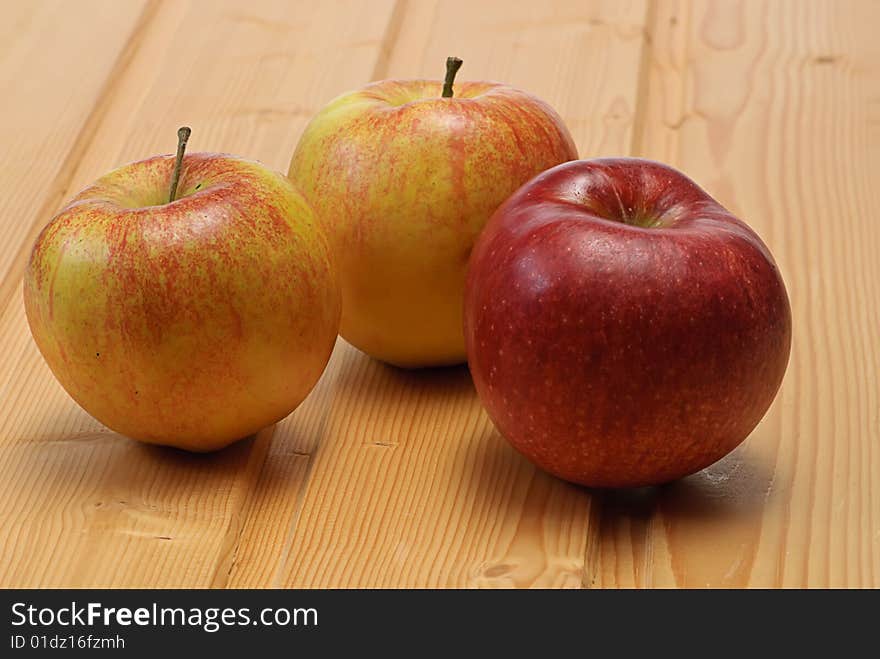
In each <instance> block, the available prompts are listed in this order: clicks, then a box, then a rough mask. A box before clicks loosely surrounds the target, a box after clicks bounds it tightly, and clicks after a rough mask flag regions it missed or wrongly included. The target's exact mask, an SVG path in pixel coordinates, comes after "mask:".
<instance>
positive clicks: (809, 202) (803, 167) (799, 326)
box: [597, 1, 880, 587]
mask: <svg viewBox="0 0 880 659" xmlns="http://www.w3.org/2000/svg"><path fill="white" fill-rule="evenodd" d="M878 24H880V5H877V4H876V3H867V2H860V3H859V2H845V3H838V2H830V1H825V2H810V3H806V2H794V1H791V2H772V3H763V2H745V3H720V2H718V3H714V2H713V3H708V2H707V3H703V2H697V3H687V2H672V1H669V2H667V1H662V2H660V3H659V5H658V10H657V13H656V17H655V20H654V22H653V27H652V36H653V48H652V50H651V53H650V58H649V65H650V69H649V83H648V86H647V96H646V97H645V99H644V102H645V108H644V117H645V119H644V131H643V133H642V135H641V136H640V137H639V144H638V145H637V149H636V150H637V151H639V152H640V153H642V154H644V155H647V156H650V157H655V158H658V159H661V160H665V161H668V162H670V163H672V164H674V165H677V166H679V167H681V168H682V169H683V170H684V171H686V172H688V173H689V174H691V175H692V176H693V177H694V178H695V179H696V180H697V181H698V182H699V183H700V184H701V185H703V186H704V187H705V188H706V189H707V190H709V191H710V192H711V193H712V194H713V195H715V196H716V197H717V198H718V199H719V201H721V202H722V203H723V204H724V205H726V206H727V207H728V208H730V209H731V210H733V211H734V212H735V213H737V214H738V215H740V216H741V217H743V218H744V219H746V220H747V221H748V222H750V223H751V224H752V226H754V227H755V229H757V231H758V232H759V233H760V234H761V235H762V236H763V237H764V238H765V240H766V242H767V243H768V245H769V246H770V248H771V250H772V251H773V253H774V255H775V256H776V258H777V261H778V263H779V265H780V268H781V269H782V272H783V275H784V277H785V280H786V283H787V286H788V290H789V294H790V297H791V302H792V308H793V314H794V337H795V338H794V346H793V353H792V359H791V363H790V365H789V370H788V373H787V375H786V379H785V382H784V384H783V387H782V390H781V392H780V395H779V396H778V398H777V400H776V402H775V404H774V406H773V407H772V409H771V411H770V413H769V414H768V416H767V417H766V418H765V420H764V421H763V422H762V424H761V425H760V426H759V427H758V428H757V429H756V430H755V432H754V433H753V434H752V436H751V437H750V438H749V440H748V441H747V442H746V444H745V445H744V446H743V447H741V448H740V449H739V450H738V451H736V452H735V453H734V454H732V455H731V456H729V457H728V458H727V459H725V460H724V461H723V462H722V463H719V464H718V465H716V466H713V467H711V468H710V469H708V470H706V471H705V472H703V473H701V474H698V475H696V476H693V477H691V478H688V479H686V480H684V481H683V482H681V483H678V484H675V485H672V486H669V487H666V488H660V489H656V490H647V491H642V492H637V493H625V494H618V495H608V496H607V497H605V499H604V500H603V511H602V521H601V531H600V541H601V542H600V547H599V551H598V556H597V584H599V585H604V586H638V587H642V586H674V585H677V586H756V587H774V586H784V587H802V586H814V587H815V586H819V587H823V586H833V587H844V586H861V587H866V586H867V587H870V586H873V587H877V586H880V493H878V489H877V488H878V485H877V484H878V483H880V447H878V443H877V440H878V436H880V387H878V374H880V351H878V348H877V345H878V343H880V315H878V311H877V305H876V304H875V301H876V300H878V299H880V285H878V283H877V282H878V280H880V265H878V259H877V254H878V252H880V226H878V223H877V222H876V220H875V218H874V217H873V214H874V209H875V208H876V207H877V203H878V201H880V169H878V167H877V163H878V162H880V42H878V40H877V39H876V36H875V34H874V32H875V30H874V26H876V25H878Z"/></svg>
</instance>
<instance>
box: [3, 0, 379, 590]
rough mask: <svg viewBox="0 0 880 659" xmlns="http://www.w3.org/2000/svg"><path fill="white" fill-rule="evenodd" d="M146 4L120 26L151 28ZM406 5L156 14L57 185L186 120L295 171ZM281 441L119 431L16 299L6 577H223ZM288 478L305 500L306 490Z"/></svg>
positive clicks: (6, 329) (218, 142) (7, 331)
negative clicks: (96, 410)
mask: <svg viewBox="0 0 880 659" xmlns="http://www.w3.org/2000/svg"><path fill="white" fill-rule="evenodd" d="M114 6H115V5H114ZM137 9H138V8H137V7H135V6H131V5H130V6H129V11H132V10H134V17H133V18H130V19H126V20H127V21H128V22H127V23H126V22H125V21H124V20H123V19H124V18H125V17H124V15H120V17H119V19H118V20H119V21H120V22H121V23H122V24H123V25H125V24H135V23H137V21H138V11H137ZM393 9H394V5H393V4H392V3H390V2H388V3H377V2H349V3H344V4H336V5H333V6H329V5H327V4H324V3H320V4H318V3H311V2H299V3H290V2H284V1H282V0H277V1H274V2H272V1H267V2H251V3H248V4H247V5H242V4H241V3H237V2H231V1H230V2H196V3H177V2H175V3H165V4H162V5H157V6H155V7H152V8H151V10H150V11H149V12H148V13H146V14H141V16H142V18H141V22H140V23H139V24H138V28H137V31H136V34H133V35H132V39H134V42H130V43H129V44H128V45H126V44H125V43H124V41H123V43H121V44H119V46H118V47H117V50H119V49H120V48H121V49H122V52H124V53H126V55H125V61H124V63H123V64H122V65H121V66H122V67H123V68H124V71H123V73H122V74H120V75H118V76H116V77H113V78H111V80H110V82H109V83H108V84H106V85H105V86H104V88H103V91H102V92H101V108H100V111H99V113H98V116H97V118H95V119H93V124H94V126H92V127H91V128H89V130H88V133H89V137H88V139H87V140H85V141H84V143H83V144H82V146H81V147H80V152H79V153H77V154H75V157H71V158H70V159H69V161H68V163H67V165H66V170H65V171H64V172H63V174H61V175H56V183H55V185H56V186H57V187H59V188H61V187H63V188H64V189H65V190H76V189H78V188H80V187H82V186H83V185H85V184H86V183H88V182H89V181H90V180H92V179H94V178H95V177H96V176H99V175H100V174H101V173H103V172H105V171H106V170H108V169H110V168H111V167H113V166H116V165H119V164H121V163H123V162H125V161H127V160H132V159H136V158H139V157H146V156H148V155H151V154H154V153H157V152H169V151H170V150H171V149H172V148H173V145H174V141H175V134H176V129H177V126H178V125H180V124H182V123H184V122H186V123H189V124H190V125H192V126H193V127H194V134H193V138H192V140H191V141H190V145H191V148H193V150H198V149H205V150H226V151H232V152H238V153H242V154H246V155H249V156H251V157H255V158H258V159H262V160H263V161H265V162H267V163H268V164H270V165H272V166H274V167H276V168H277V169H283V168H286V164H287V163H286V161H287V158H288V157H289V154H290V153H291V152H292V150H293V146H294V144H295V141H296V138H297V136H298V132H299V128H300V127H301V125H302V123H303V122H304V121H305V119H306V118H307V117H308V116H309V115H310V114H311V112H313V111H314V110H315V109H316V107H317V106H316V103H318V102H323V100H324V99H326V98H327V97H328V96H330V95H333V94H335V93H338V92H339V91H342V90H343V89H345V88H348V87H350V86H352V85H355V84H359V83H360V82H361V81H362V80H364V79H366V78H369V77H370V76H371V75H372V73H373V68H374V66H375V65H376V62H377V61H378V60H379V58H380V53H381V48H382V43H383V39H384V34H385V30H386V28H387V26H388V24H389V22H390V20H391V17H392V14H393ZM56 10H59V11H60V9H59V8H58V7H56ZM309 26H317V27H309ZM307 28H308V29H307ZM106 29H107V30H108V31H112V27H108V28H106ZM60 56H61V55H60V54H59V53H56V57H60ZM103 57H105V58H106V57H117V55H116V54H115V53H112V52H111V53H109V54H107V55H104V56H103ZM91 58H92V59H98V58H99V55H98V53H97V52H96V53H94V54H93V55H91ZM95 66H96V67H97V65H95ZM110 68H111V69H112V65H111V66H110ZM47 112H48V110H47ZM55 155H57V154H55ZM42 157H43V158H47V159H48V158H51V157H54V156H53V154H51V153H50V152H49V150H48V149H47V150H46V152H45V154H44V155H43V156H42ZM49 166H50V165H49V164H48V163H47V164H45V165H43V167H44V169H47V168H48V167H49ZM58 176H63V180H60V179H58ZM35 184H36V181H30V180H28V185H33V186H34V188H35V189H36V185H35ZM64 196H67V195H66V194H65V195H64ZM56 197H58V195H56ZM53 199H54V202H53V203H55V204H57V203H59V202H61V199H60V198H53ZM53 210H54V209H53ZM47 220H48V217H45V216H40V217H38V218H34V219H33V221H34V222H36V223H37V224H42V223H44V222H45V221H47ZM28 248H29V246H23V249H24V250H27V249H28ZM22 265H23V260H22ZM20 276H21V272H20V268H17V269H15V268H14V269H11V271H10V273H9V274H8V277H10V278H14V280H15V281H16V282H18V281H20ZM4 281H6V279H4ZM17 287H18V284H16V290H17ZM270 438H271V430H268V431H266V432H264V433H261V435H259V436H257V438H255V439H253V438H252V439H249V440H247V441H245V442H243V443H242V444H240V445H238V446H236V447H234V448H233V449H231V450H230V451H224V452H222V453H218V454H216V455H212V456H202V457H199V456H189V455H185V454H183V453H179V452H175V451H169V450H162V449H153V448H149V447H143V446H139V445H137V444H135V443H134V442H131V441H129V440H126V439H123V438H120V437H118V436H116V435H115V434H114V433H110V432H108V431H106V429H104V428H102V427H101V426H100V425H99V424H98V423H97V422H95V421H94V420H92V419H91V418H90V417H88V415H87V414H85V412H83V411H82V410H81V409H79V408H78V407H77V406H76V404H75V403H74V402H73V401H72V400H71V399H70V398H69V397H68V396H67V395H66V394H65V393H64V392H63V391H62V390H61V388H60V386H59V385H58V384H57V383H56V382H55V380H54V378H53V377H52V375H51V373H50V372H49V371H48V369H47V368H46V366H45V364H44V363H43V361H42V359H41V357H40V356H39V354H38V353H37V351H36V348H35V346H34V345H33V343H32V341H31V339H30V337H29V333H28V329H27V324H26V322H25V319H24V313H23V308H22V304H21V300H20V296H19V295H15V296H13V297H12V299H11V300H9V301H8V304H7V305H6V308H5V311H4V312H3V314H2V315H0V520H2V526H3V533H2V536H0V556H2V557H3V560H2V561H0V583H2V584H3V585H6V586H61V585H66V586H86V585H95V586H199V585H209V584H215V585H222V584H223V583H224V582H225V580H226V575H227V573H228V571H229V569H230V568H231V559H232V556H233V555H234V548H235V546H236V544H237V539H238V536H239V533H240V530H241V525H242V523H243V518H242V514H243V510H244V509H245V508H246V505H247V502H248V501H249V496H250V493H251V490H252V484H253V480H254V479H255V477H256V474H257V473H258V472H259V470H260V468H261V467H262V462H263V461H264V460H265V457H266V454H267V451H268V445H269V441H270ZM288 485H289V488H290V489H289V496H291V497H294V498H295V497H296V490H297V483H296V482H293V483H289V484H288Z"/></svg>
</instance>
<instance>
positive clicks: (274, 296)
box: [24, 129, 341, 451]
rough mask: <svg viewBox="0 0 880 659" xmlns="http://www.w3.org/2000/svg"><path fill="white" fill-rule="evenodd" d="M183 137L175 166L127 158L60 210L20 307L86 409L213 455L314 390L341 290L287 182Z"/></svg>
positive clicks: (144, 436)
mask: <svg viewBox="0 0 880 659" xmlns="http://www.w3.org/2000/svg"><path fill="white" fill-rule="evenodd" d="M187 137H188V129H181V132H180V138H181V142H180V146H179V148H178V156H177V159H175V158H174V157H172V156H156V157H154V158H149V159H147V160H143V161H140V162H135V163H131V164H128V165H124V166H123V167H120V168H119V169H116V170H114V171H112V172H110V173H109V174H107V175H105V176H103V177H102V178H100V179H99V180H98V181H96V182H95V183H94V184H92V185H91V186H89V187H88V188H86V189H85V190H83V191H82V192H80V193H79V195H77V196H76V197H75V198H74V199H73V200H72V201H71V202H70V203H69V204H68V205H67V206H66V207H64V208H63V209H62V210H61V211H60V212H59V213H58V215H56V216H55V217H54V219H52V221H51V222H50V223H49V224H48V225H47V226H46V227H45V228H44V229H43V231H42V233H41V234H40V236H39V237H38V238H37V240H36V243H35V245H34V247H33V251H32V253H31V256H30V261H29V263H28V266H27V271H26V274H25V279H24V303H25V310H26V312H27V318H28V322H29V324H30V328H31V332H32V334H33V337H34V340H35V341H36V344H37V346H38V347H39V349H40V351H41V352H42V354H43V357H44V358H45V360H46V362H47V363H48V365H49V368H50V369H51V370H52V372H53V373H54V374H55V376H56V377H57V378H58V381H59V382H60V383H61V385H62V386H63V387H64V388H65V389H66V390H67V392H68V393H69V394H70V395H71V396H72V397H73V398H74V400H76V402H77V403H79V404H80V405H81V406H82V407H83V408H84V409H85V410H86V411H87V412H89V413H90V414H91V415H92V416H94V417H95V418H96V419H98V420H99V421H100V422H102V423H103V424H105V425H107V426H108V427H110V428H111V429H113V430H115V431H118V432H120V433H122V434H123V435H127V436H128V437H131V438H133V439H137V440H141V441H144V442H149V443H154V444H166V445H170V446H176V447H179V448H183V449H188V450H191V451H208V450H213V449H218V448H221V447H223V446H225V445H227V444H229V443H231V442H233V441H235V440H237V439H240V438H242V437H245V436H247V435H250V434H252V433H254V432H256V431H257V430H259V429H261V428H263V427H265V426H268V425H270V424H272V423H274V422H276V421H278V420H279V419H281V418H283V417H285V416H286V415H287V414H289V413H290V412H291V411H292V410H293V409H294V408H295V407H296V406H297V405H298V404H299V403H300V402H301V401H302V400H303V399H304V398H305V397H306V395H307V394H308V393H309V391H310V390H311V389H312V387H313V386H314V384H315V382H316V381H317V380H318V378H319V376H320V375H321V373H322V371H323V369H324V367H325V365H326V363H327V360H328V358H329V356H330V352H331V350H332V348H333V345H334V343H335V340H336V335H337V329H338V326H339V317H340V314H341V293H340V289H339V282H338V278H337V276H336V274H335V270H334V267H333V265H332V261H331V258H332V257H331V251H330V247H329V244H328V241H327V238H326V236H325V235H324V233H323V231H322V229H321V228H320V225H319V224H318V223H317V221H316V220H315V218H314V217H313V212H312V210H311V208H310V207H309V205H308V203H307V202H306V201H305V199H304V198H303V197H302V195H301V194H300V193H299V192H297V190H296V189H295V188H294V186H293V185H292V184H291V183H290V181H289V180H287V178H286V177H284V176H283V175H282V174H278V173H275V172H272V171H270V170H268V169H267V168H266V167H264V166H263V165H261V164H259V163H256V162H252V161H249V160H244V159H241V158H238V157H235V156H231V155H226V154H218V153H194V154H191V155H189V154H187V155H186V156H185V157H184V153H183V150H184V148H185V143H186V138H187ZM175 163H176V166H175ZM172 179H173V182H172V184H171V192H170V194H169V181H171V180H172ZM178 185H179V194H177V189H178Z"/></svg>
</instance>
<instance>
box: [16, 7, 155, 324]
mask: <svg viewBox="0 0 880 659" xmlns="http://www.w3.org/2000/svg"><path fill="white" fill-rule="evenodd" d="M159 4H160V0H149V1H148V2H147V4H146V5H144V8H143V9H142V10H141V14H140V16H139V17H138V19H137V21H135V24H134V26H133V27H132V29H131V32H130V34H129V36H128V39H126V42H125V45H124V46H123V48H122V50H121V51H120V53H119V56H118V57H117V58H116V61H115V62H114V64H113V67H112V68H111V69H110V73H109V74H108V75H107V78H106V79H105V81H104V84H103V86H102V87H101V90H100V91H99V92H98V96H97V99H96V100H95V104H94V105H93V106H92V109H91V111H90V112H89V114H88V116H87V117H86V118H85V121H83V124H82V128H80V130H79V133H77V136H76V138H75V139H74V141H73V145H72V146H71V147H70V149H69V150H68V152H67V155H66V156H65V158H64V161H63V162H62V164H61V167H60V168H59V170H58V174H57V175H56V176H55V178H54V179H52V183H51V186H50V192H49V194H48V195H47V196H46V199H45V201H44V202H43V203H42V204H41V205H40V208H39V210H38V211H37V214H36V215H35V216H34V220H33V222H32V223H31V226H30V228H29V230H28V232H27V236H26V237H25V240H24V243H23V244H22V245H21V246H20V247H19V248H18V250H17V251H16V254H15V256H14V257H13V258H12V263H11V265H10V267H9V270H8V271H7V273H6V277H5V278H4V279H3V281H2V282H0V308H2V309H4V310H5V309H6V308H7V307H8V306H9V304H10V303H11V301H12V298H13V291H15V290H16V289H17V288H18V287H19V284H20V282H21V278H22V276H23V275H24V270H25V267H26V265H27V260H28V257H29V256H30V252H31V247H32V246H33V243H34V241H35V240H36V239H37V236H39V234H40V232H41V231H42V230H43V226H44V224H45V222H46V220H45V218H46V217H47V216H52V215H54V213H55V212H56V211H57V210H58V207H59V205H60V204H61V203H62V202H63V201H64V198H65V197H66V196H67V194H68V190H69V188H70V185H71V183H72V182H73V178H74V175H75V174H76V170H77V167H78V166H79V163H80V162H81V161H82V159H83V157H84V156H85V154H86V152H87V151H88V150H89V147H91V145H92V143H93V142H94V139H95V136H96V135H97V134H98V128H99V127H100V125H101V123H102V122H103V120H104V117H105V116H106V115H107V112H108V110H109V108H110V106H111V105H112V99H113V96H114V93H115V91H116V87H117V86H118V84H119V82H120V81H121V80H122V79H123V77H124V76H125V74H126V72H127V71H128V68H129V66H130V65H131V62H132V61H133V60H134V56H135V55H136V54H137V52H138V50H139V49H140V46H141V44H142V43H143V40H144V34H145V33H146V31H147V29H148V28H149V26H150V24H152V22H153V20H154V19H155V17H156V14H157V13H158V11H159Z"/></svg>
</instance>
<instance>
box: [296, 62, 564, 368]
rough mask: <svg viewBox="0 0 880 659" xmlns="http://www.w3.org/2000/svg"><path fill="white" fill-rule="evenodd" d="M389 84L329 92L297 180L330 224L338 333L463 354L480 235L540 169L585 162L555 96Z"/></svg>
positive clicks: (409, 363) (429, 352)
mask: <svg viewBox="0 0 880 659" xmlns="http://www.w3.org/2000/svg"><path fill="white" fill-rule="evenodd" d="M460 64H461V60H457V59H456V58H450V60H449V61H448V62H447V67H448V70H447V78H446V81H445V83H442V82H440V81H435V80H384V81H381V82H376V83H373V84H370V85H367V86H366V87H364V88H363V89H360V90H358V91H354V92H350V93H347V94H344V95H342V96H340V97H338V98H337V99H335V100H333V101H331V102H330V103H329V104H328V105H327V106H326V107H325V108H323V109H322V110H321V111H320V112H318V114H317V115H316V116H315V117H314V118H313V119H312V121H311V122H310V123H309V125H308V126H307V127H306V129H305V131H304V133H303V135H302V137H301V138H300V141H299V144H298V146H297V148H296V152H295V153H294V155H293V159H292V161H291V164H290V172H289V176H290V177H291V179H292V180H293V181H294V183H295V184H296V186H297V187H298V188H299V189H300V190H302V192H303V194H304V195H305V196H306V197H307V199H308V200H309V201H310V202H311V203H312V206H313V207H314V208H315V211H316V213H317V215H318V219H319V221H321V222H323V223H325V224H326V225H327V226H329V227H332V230H331V233H332V236H331V240H332V242H333V243H334V247H335V248H336V252H337V254H338V263H339V267H340V278H341V281H342V297H343V309H342V324H341V328H340V333H341V335H342V336H343V337H344V338H345V339H346V340H348V341H349V342H350V343H352V344H354V345H355V346H356V347H358V348H360V349H361V350H363V351H364V352H366V353H368V354H370V355H372V356H374V357H376V358H378V359H381V360H383V361H386V362H389V363H392V364H395V365H398V366H405V367H422V366H437V365H445V364H454V363H460V362H462V361H464V359H465V348H464V335H463V332H462V296H463V291H464V278H465V271H466V267H467V262H468V257H469V256H470V253H471V249H472V247H473V244H474V240H475V239H476V237H477V235H478V234H479V233H480V231H481V230H482V228H483V226H484V225H485V223H486V222H487V221H488V219H489V216H490V215H491V214H492V212H493V211H494V210H495V209H496V208H497V207H498V206H499V205H500V204H501V202H503V201H504V200H505V199H506V198H507V197H508V196H509V195H510V194H511V193H512V192H513V191H514V190H516V189H517V188H518V187H519V186H520V185H521V184H523V183H524V182H525V181H527V180H528V179H530V178H532V176H534V175H535V174H538V173H539V172H541V171H543V170H545V169H547V168H549V167H552V166H554V165H557V164H559V163H561V162H565V161H568V160H573V159H575V158H576V157H577V151H576V149H575V145H574V143H573V142H572V139H571V136H570V135H569V133H568V130H567V129H566V127H565V125H564V124H563V122H562V120H561V119H560V117H559V116H558V115H557V114H556V112H555V111H554V110H553V109H552V108H551V107H550V106H549V105H547V104H546V103H544V102H543V101H541V100H539V99H538V98H535V97H534V96H532V95H530V94H527V93H526V92H524V91H521V90H519V89H516V88H514V87H511V86H508V85H504V84H499V83H494V82H466V83H462V84H456V85H455V88H454V90H453V88H452V84H453V77H454V75H455V71H456V70H457V68H458V66H460Z"/></svg>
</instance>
